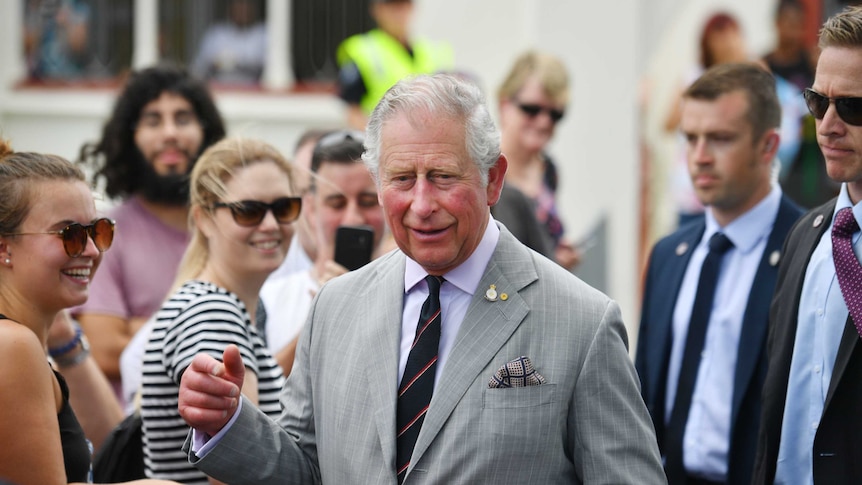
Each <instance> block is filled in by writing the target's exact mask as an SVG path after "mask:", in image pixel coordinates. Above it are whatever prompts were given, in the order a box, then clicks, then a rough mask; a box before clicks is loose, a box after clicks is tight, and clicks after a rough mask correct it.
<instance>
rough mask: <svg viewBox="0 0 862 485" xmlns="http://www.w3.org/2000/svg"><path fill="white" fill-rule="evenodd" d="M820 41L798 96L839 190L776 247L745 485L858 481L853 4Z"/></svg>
mask: <svg viewBox="0 0 862 485" xmlns="http://www.w3.org/2000/svg"><path fill="white" fill-rule="evenodd" d="M820 48H821V49H822V52H821V54H820V59H819V61H818V63H817V70H816V74H815V78H814V85H813V86H812V87H811V88H810V89H808V90H806V94H805V100H806V102H807V103H808V108H809V110H810V111H811V114H812V115H814V118H815V120H816V128H817V142H818V143H819V145H820V148H821V150H822V151H823V156H824V159H825V161H826V172H827V174H828V175H829V177H830V178H831V179H832V180H834V181H836V182H840V183H841V191H840V193H839V194H838V197H837V198H835V199H833V200H831V201H830V202H828V203H826V204H824V205H823V206H820V207H817V208H815V209H813V210H811V211H810V212H809V213H808V214H806V215H805V216H803V218H802V219H800V220H799V222H798V223H797V224H796V225H795V226H794V227H793V229H792V230H791V232H790V234H789V236H788V238H787V242H786V244H785V251H784V258H783V261H782V263H781V267H780V269H779V273H778V282H777V285H776V291H775V295H774V297H773V300H772V306H771V309H770V316H769V337H768V346H767V352H768V356H769V372H768V373H767V376H766V382H765V384H764V388H763V413H762V421H761V426H760V433H759V437H758V452H757V458H756V461H755V475H754V480H753V483H755V484H771V483H805V484H810V483H818V484H819V483H829V484H845V483H846V484H858V483H862V447H860V446H858V441H859V439H860V436H862V344H860V342H859V340H860V332H859V330H857V329H858V328H862V312H860V310H862V306H860V298H862V295H860V293H862V292H860V288H859V287H858V286H859V282H860V280H862V267H860V264H859V260H858V259H859V254H860V249H859V247H860V241H859V239H860V238H859V227H858V223H857V222H856V221H860V220H862V204H860V201H862V98H860V97H862V8H860V7H848V8H847V9H845V10H844V11H843V12H841V13H838V14H836V15H835V16H833V17H831V18H830V19H828V20H827V21H826V23H825V24H824V26H823V28H822V30H821V31H820ZM854 226H855V227H854Z"/></svg>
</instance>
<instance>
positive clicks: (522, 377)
mask: <svg viewBox="0 0 862 485" xmlns="http://www.w3.org/2000/svg"><path fill="white" fill-rule="evenodd" d="M544 383H545V378H544V377H543V376H542V375H541V374H539V373H538V372H536V369H534V368H533V362H532V361H530V358H529V357H527V356H524V355H522V356H520V357H518V358H517V359H515V360H511V361H509V362H507V363H506V365H504V366H503V367H500V370H498V371H497V373H496V374H494V375H493V376H492V377H491V380H490V381H488V388H489V389H498V388H505V387H526V386H538V385H540V384H544Z"/></svg>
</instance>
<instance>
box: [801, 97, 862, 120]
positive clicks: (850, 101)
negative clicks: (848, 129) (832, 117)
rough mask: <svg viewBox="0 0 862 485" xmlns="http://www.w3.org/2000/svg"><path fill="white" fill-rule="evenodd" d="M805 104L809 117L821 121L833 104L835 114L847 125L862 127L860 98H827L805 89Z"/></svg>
mask: <svg viewBox="0 0 862 485" xmlns="http://www.w3.org/2000/svg"><path fill="white" fill-rule="evenodd" d="M803 95H804V96H805V104H807V105H808V111H810V112H811V115H812V116H814V117H815V118H817V119H818V120H822V119H823V117H824V116H826V111H827V110H828V109H829V104H830V103H835V112H836V113H838V117H839V118H841V119H842V120H843V121H844V122H845V123H847V124H848V125H853V126H862V98H853V97H839V98H829V97H826V96H824V95H822V94H820V93H818V92H817V91H815V90H813V89H811V88H807V89H805V92H804V93H803Z"/></svg>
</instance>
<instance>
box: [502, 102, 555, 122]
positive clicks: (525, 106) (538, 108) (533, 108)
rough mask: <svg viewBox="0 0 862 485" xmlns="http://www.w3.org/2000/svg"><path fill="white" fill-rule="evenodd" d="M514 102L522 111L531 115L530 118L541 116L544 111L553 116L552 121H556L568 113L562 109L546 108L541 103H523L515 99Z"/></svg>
mask: <svg viewBox="0 0 862 485" xmlns="http://www.w3.org/2000/svg"><path fill="white" fill-rule="evenodd" d="M514 103H515V106H517V107H518V109H520V110H521V112H522V113H524V114H525V115H527V116H529V117H530V118H535V117H536V116H539V113H541V112H542V111H544V112H545V113H548V116H549V117H550V118H551V121H553V122H554V123H556V122H558V121H560V120H561V119H563V116H565V114H566V112H565V111H563V110H561V109H555V108H546V107H544V106H542V105H539V104H529V103H521V102H519V101H515V102H514Z"/></svg>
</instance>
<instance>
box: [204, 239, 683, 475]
mask: <svg viewBox="0 0 862 485" xmlns="http://www.w3.org/2000/svg"><path fill="white" fill-rule="evenodd" d="M404 261H405V256H404V254H403V253H401V252H400V251H395V252H393V253H390V254H388V255H386V256H384V257H383V258H380V259H379V260H377V261H375V262H373V263H372V264H369V265H367V266H365V267H364V268H362V269H360V270H357V271H354V272H352V273H350V274H348V275H345V276H343V277H340V278H337V279H335V280H333V281H331V282H330V283H328V284H327V285H325V286H324V287H323V288H322V289H321V291H320V293H319V295H318V297H317V300H316V301H315V303H314V304H313V306H312V309H311V312H310V315H309V319H308V322H307V324H306V327H305V329H304V330H303V334H302V337H301V338H300V343H299V346H298V349H297V358H296V359H297V360H296V362H295V365H294V368H293V373H292V374H291V376H290V378H289V379H288V381H287V384H286V386H285V390H284V392H283V395H282V400H283V403H284V406H285V409H286V412H285V414H284V415H283V416H282V417H281V418H280V420H279V423H275V422H273V421H272V420H270V419H268V418H266V417H265V416H264V415H263V414H261V413H260V412H259V411H257V410H256V409H255V407H254V406H253V405H250V404H249V403H248V402H245V403H244V404H243V408H242V412H241V413H240V417H239V418H238V420H237V421H236V422H235V423H234V426H233V427H232V428H231V429H230V430H229V431H228V432H227V433H226V434H225V435H224V437H223V439H222V440H221V441H220V442H219V444H218V445H217V446H216V447H215V448H214V449H213V450H212V451H211V452H210V453H209V454H207V455H206V456H205V457H203V458H202V459H200V460H197V458H195V457H194V456H193V455H190V458H191V459H192V461H197V463H196V465H197V466H198V467H199V468H200V469H202V470H204V471H205V472H207V473H208V474H210V475H211V476H213V477H216V478H218V479H221V480H223V481H225V482H228V483H251V484H287V483H320V482H322V483H328V484H352V483H356V484H395V483H396V476H395V410H396V391H397V379H398V378H397V376H398V374H397V372H398V357H399V356H398V352H399V341H400V329H401V315H402V311H401V308H402V299H403V294H404ZM491 284H495V285H496V286H497V292H498V293H504V292H505V293H507V294H508V299H506V300H505V301H503V300H497V301H494V302H491V301H487V300H486V299H485V298H484V289H486V288H488V287H489V285H491ZM626 347H627V339H626V334H625V328H624V326H623V322H622V320H621V316H620V311H619V308H618V306H617V304H616V303H615V302H613V301H612V300H610V299H609V298H608V297H606V296H605V295H603V294H601V293H599V292H598V291H596V290H594V289H592V288H590V287H589V286H587V285H586V284H585V283H583V282H582V281H580V280H578V279H577V278H576V277H574V276H573V275H571V274H570V273H568V272H566V271H565V270H563V269H562V268H560V267H559V266H557V265H556V264H554V263H552V262H551V261H549V260H547V259H545V258H543V257H541V256H539V255H538V254H536V253H533V252H532V251H530V250H528V249H527V248H526V247H525V246H523V245H522V244H521V243H519V242H517V240H516V239H515V238H514V237H513V236H512V235H511V234H510V233H509V231H508V230H506V229H505V228H504V227H501V234H500V241H499V243H498V245H497V248H496V250H495V252H494V255H493V257H492V259H491V261H490V262H489V264H488V267H487V268H486V270H485V273H484V275H483V276H482V280H481V282H480V284H479V288H478V290H477V292H476V295H475V296H474V298H473V300H472V302H471V304H470V307H469V309H468V310H467V315H466V317H465V319H464V322H463V324H462V327H461V329H460V332H459V335H458V337H457V341H456V343H455V345H454V347H453V348H452V351H451V353H450V355H449V359H448V362H447V363H446V367H445V368H444V369H442V372H443V374H442V375H441V378H440V381H439V384H438V386H437V388H436V390H435V392H434V397H433V399H432V402H431V405H430V408H429V411H428V414H427V416H426V418H425V422H424V424H423V427H422V431H421V434H420V435H419V439H418V441H417V443H416V448H415V450H414V454H413V460H412V462H413V464H412V465H411V468H410V470H408V474H407V477H406V481H405V483H408V484H420V483H421V484H428V483H436V484H456V483H470V484H474V483H487V484H509V483H511V484H532V483H535V484H554V483H590V484H599V483H602V484H604V483H607V484H611V483H613V484H624V483H632V484H634V483H637V484H653V483H666V481H665V477H664V472H663V471H662V466H661V462H660V457H659V453H658V447H657V445H656V440H655V434H654V432H653V428H652V423H651V421H650V418H649V415H648V414H647V410H646V407H645V405H644V403H643V400H642V399H641V396H640V392H639V383H638V377H637V375H636V374H635V370H634V366H633V365H632V362H631V360H630V359H629V356H628V352H627V349H626ZM521 355H526V356H528V357H530V359H531V360H532V361H533V364H534V365H535V368H536V370H537V371H538V372H539V373H540V374H542V375H543V376H544V377H545V378H546V379H547V382H546V383H545V384H543V385H540V386H535V387H524V388H509V389H489V388H488V381H489V379H490V378H491V376H492V375H493V374H494V372H495V371H497V369H499V368H500V367H501V366H502V365H504V364H505V363H506V362H508V361H509V360H512V359H514V358H517V357H519V356H521Z"/></svg>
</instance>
